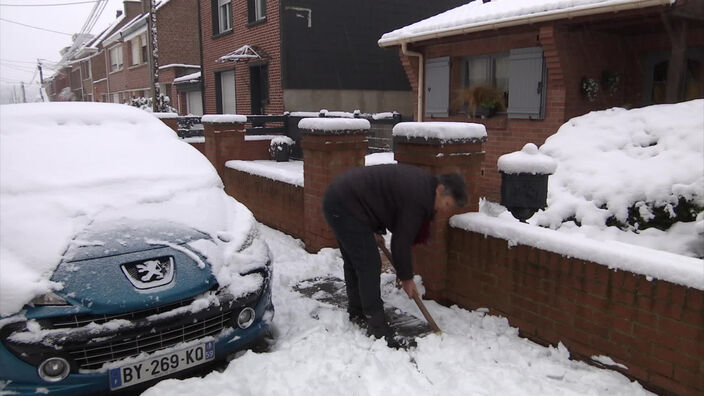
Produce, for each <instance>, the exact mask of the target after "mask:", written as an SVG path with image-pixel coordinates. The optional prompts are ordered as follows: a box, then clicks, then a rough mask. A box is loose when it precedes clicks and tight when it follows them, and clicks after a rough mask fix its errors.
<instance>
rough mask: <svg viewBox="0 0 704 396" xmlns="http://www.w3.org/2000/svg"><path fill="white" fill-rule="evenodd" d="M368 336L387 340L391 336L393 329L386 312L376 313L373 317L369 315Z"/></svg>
mask: <svg viewBox="0 0 704 396" xmlns="http://www.w3.org/2000/svg"><path fill="white" fill-rule="evenodd" d="M367 335H368V336H374V337H375V338H387V337H390V336H391V329H390V328H389V324H388V322H386V316H385V315H384V311H379V312H376V313H374V314H372V315H367Z"/></svg>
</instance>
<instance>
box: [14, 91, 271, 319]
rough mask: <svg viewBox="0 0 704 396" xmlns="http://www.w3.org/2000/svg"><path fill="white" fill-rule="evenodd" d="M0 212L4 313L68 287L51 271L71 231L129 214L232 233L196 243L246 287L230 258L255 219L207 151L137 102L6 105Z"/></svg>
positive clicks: (222, 278) (218, 272)
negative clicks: (227, 188)
mask: <svg viewBox="0 0 704 396" xmlns="http://www.w3.org/2000/svg"><path fill="white" fill-rule="evenodd" d="M193 208H201V209H200V210H193ZM0 218H2V221H1V222H0V263H1V265H0V315H7V314H11V313H14V312H16V311H18V310H19V309H21V308H22V306H23V305H24V304H25V303H27V302H29V301H30V300H31V299H32V298H33V297H35V296H36V295H39V294H43V293H46V292H49V291H50V290H59V289H61V287H62V285H61V284H57V283H52V282H51V281H50V280H49V279H50V277H51V275H52V273H53V271H54V269H55V268H56V266H57V265H58V264H59V262H60V260H61V258H62V255H63V253H64V252H65V251H66V248H67V247H68V246H69V243H70V241H71V240H72V239H73V238H74V236H76V235H77V234H79V233H80V232H81V231H82V230H84V229H85V228H86V227H88V226H89V225H94V224H101V223H107V222H109V221H113V220H122V219H134V220H150V221H151V220H158V221H170V222H174V223H179V224H185V225H188V226H191V227H193V228H196V229H198V230H200V231H203V232H205V233H207V234H210V235H212V236H215V235H217V234H218V233H219V232H224V233H227V234H228V235H230V238H229V240H230V243H222V244H220V243H219V242H218V246H215V243H213V242H207V241H203V243H202V244H201V245H200V246H198V248H199V249H200V250H201V253H202V254H203V255H204V256H206V257H207V258H208V259H209V260H210V259H212V262H213V273H214V274H215V276H216V278H217V280H218V281H219V282H223V283H221V284H224V285H227V284H231V285H233V286H232V288H231V289H232V291H233V293H235V294H239V292H241V290H235V289H236V288H237V286H236V285H235V284H236V283H237V277H238V271H236V268H235V267H234V266H232V267H231V264H233V263H235V262H241V260H240V261H238V260H239V259H238V256H237V254H238V253H237V252H236V249H237V248H238V247H239V246H241V245H242V243H243V242H244V241H245V239H246V237H247V233H248V232H249V231H250V229H251V228H252V227H254V226H255V225H256V223H255V222H254V218H253V216H252V215H251V213H250V212H249V211H248V210H247V209H246V208H245V207H244V206H243V205H241V204H239V203H238V202H236V201H235V200H234V199H232V198H231V197H229V196H227V195H226V194H225V192H224V190H223V188H222V182H221V181H220V179H219V177H218V176H217V173H216V172H215V169H214V168H213V167H212V165H211V164H210V163H209V162H208V160H207V159H206V158H205V157H204V156H203V155H202V154H200V153H199V152H198V151H197V150H196V149H195V148H193V147H192V146H190V145H189V144H187V143H184V142H183V141H181V140H180V139H179V138H178V137H177V136H176V134H174V133H173V131H172V130H171V129H170V128H168V127H167V126H166V125H165V124H164V123H163V122H161V121H159V120H158V119H156V118H155V117H153V116H152V115H150V114H149V113H147V112H144V111H141V110H139V109H136V108H133V107H130V106H124V105H116V104H105V103H81V102H74V103H39V104H24V105H3V106H0ZM96 242H99V241H96ZM258 248H260V247H257V249H258Z"/></svg>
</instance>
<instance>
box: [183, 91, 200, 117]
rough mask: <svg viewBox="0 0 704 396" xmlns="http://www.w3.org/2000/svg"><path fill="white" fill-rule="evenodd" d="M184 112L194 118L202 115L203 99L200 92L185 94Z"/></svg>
mask: <svg viewBox="0 0 704 396" xmlns="http://www.w3.org/2000/svg"><path fill="white" fill-rule="evenodd" d="M186 111H187V112H188V114H192V115H196V116H202V115H203V99H202V95H201V92H200V91H192V92H188V93H186Z"/></svg>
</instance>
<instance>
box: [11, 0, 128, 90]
mask: <svg viewBox="0 0 704 396" xmlns="http://www.w3.org/2000/svg"><path fill="white" fill-rule="evenodd" d="M87 1H91V0H0V18H1V19H0V83H1V84H2V86H3V88H4V91H7V90H8V85H15V86H18V84H19V82H21V81H22V82H24V83H25V84H26V85H27V86H28V87H29V83H30V82H32V83H33V84H38V83H39V75H38V74H37V75H36V76H35V70H36V69H37V59H46V60H48V61H52V62H56V61H58V60H59V59H61V55H60V54H59V51H60V50H61V48H63V47H67V46H69V45H71V36H70V35H65V34H60V33H52V32H48V31H43V30H38V29H33V28H30V27H26V26H20V25H18V24H16V23H13V22H18V23H22V24H25V25H31V26H36V27H40V28H43V29H48V30H54V31H57V32H63V33H69V34H72V33H77V32H79V31H80V30H81V28H82V27H83V25H84V23H85V22H86V20H87V19H88V16H89V15H90V12H91V10H92V9H93V7H94V6H95V2H87ZM61 3H81V4H73V5H61V6H31V5H38V4H44V5H45V4H61ZM17 5H21V6H17ZM122 9H123V5H122V0H108V4H107V6H106V7H105V10H104V11H103V13H102V14H101V16H100V19H99V20H98V22H97V23H96V24H95V26H94V27H93V30H92V31H91V33H92V34H94V35H95V34H98V33H100V32H101V31H102V30H103V29H105V28H106V27H108V26H109V25H110V23H111V22H112V21H113V20H114V19H115V15H116V11H117V10H122ZM9 21H12V22H9ZM52 73H53V70H51V69H48V68H47V67H45V69H44V77H48V76H51V75H52ZM33 78H34V79H33Z"/></svg>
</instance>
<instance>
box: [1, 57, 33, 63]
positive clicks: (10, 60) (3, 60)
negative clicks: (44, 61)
mask: <svg viewBox="0 0 704 396" xmlns="http://www.w3.org/2000/svg"><path fill="white" fill-rule="evenodd" d="M0 62H8V63H30V64H36V63H37V62H36V61H21V60H13V59H4V58H0Z"/></svg>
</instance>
